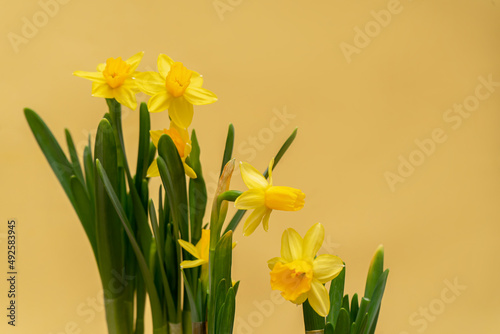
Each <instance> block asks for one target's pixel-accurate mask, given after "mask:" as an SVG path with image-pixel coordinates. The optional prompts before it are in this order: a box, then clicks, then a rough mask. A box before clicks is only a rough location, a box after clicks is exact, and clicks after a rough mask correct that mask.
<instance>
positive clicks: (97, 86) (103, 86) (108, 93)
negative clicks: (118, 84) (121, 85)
mask: <svg viewBox="0 0 500 334" xmlns="http://www.w3.org/2000/svg"><path fill="white" fill-rule="evenodd" d="M92 96H97V97H104V98H106V99H113V98H114V97H115V96H114V93H113V89H112V88H111V87H109V85H108V84H107V83H99V82H93V83H92Z"/></svg>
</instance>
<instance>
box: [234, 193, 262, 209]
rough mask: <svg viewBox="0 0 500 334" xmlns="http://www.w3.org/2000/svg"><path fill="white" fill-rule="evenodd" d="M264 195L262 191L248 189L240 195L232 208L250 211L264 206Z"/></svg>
mask: <svg viewBox="0 0 500 334" xmlns="http://www.w3.org/2000/svg"><path fill="white" fill-rule="evenodd" d="M265 201H266V193H265V192H264V191H263V190H262V189H249V190H247V191H245V192H244V193H243V194H241V195H240V196H239V197H238V198H237V199H236V201H235V202H234V206H235V207H236V208H237V209H239V210H250V209H255V208H257V207H261V206H264V203H265Z"/></svg>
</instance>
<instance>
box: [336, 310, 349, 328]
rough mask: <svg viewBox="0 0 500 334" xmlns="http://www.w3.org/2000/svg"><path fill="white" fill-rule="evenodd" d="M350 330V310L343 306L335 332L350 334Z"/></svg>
mask: <svg viewBox="0 0 500 334" xmlns="http://www.w3.org/2000/svg"><path fill="white" fill-rule="evenodd" d="M350 332H351V318H350V316H349V311H348V310H346V309H345V308H341V309H340V312H339V318H338V319H337V324H336V325H335V334H349V333H350Z"/></svg>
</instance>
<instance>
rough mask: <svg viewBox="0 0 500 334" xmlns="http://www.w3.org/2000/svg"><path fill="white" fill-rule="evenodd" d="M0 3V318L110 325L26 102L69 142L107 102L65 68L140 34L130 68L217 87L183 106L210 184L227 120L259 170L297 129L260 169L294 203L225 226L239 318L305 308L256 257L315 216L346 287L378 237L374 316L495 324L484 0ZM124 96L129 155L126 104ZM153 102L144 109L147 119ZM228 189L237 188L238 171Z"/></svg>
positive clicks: (494, 184) (498, 105) (292, 324)
mask: <svg viewBox="0 0 500 334" xmlns="http://www.w3.org/2000/svg"><path fill="white" fill-rule="evenodd" d="M55 4H57V5H55ZM2 5H3V6H2V10H1V14H0V22H1V28H0V31H1V36H2V38H1V39H0V48H1V55H0V59H1V62H0V63H1V65H0V68H1V76H0V77H1V79H0V91H1V96H2V100H1V101H2V111H1V112H0V120H1V122H0V143H1V144H0V145H1V151H0V152H1V160H0V164H1V173H0V178H1V186H2V191H1V194H0V203H1V204H0V205H1V210H0V212H1V215H0V217H1V224H0V243H1V247H0V254H1V255H0V263H2V264H1V265H0V268H2V269H1V272H0V277H1V278H2V279H1V280H0V282H1V283H0V303H1V305H0V306H1V307H0V309H1V310H2V311H1V314H2V315H1V317H0V319H2V320H1V324H0V332H2V333H22V334H51V333H52V334H56V333H57V334H60V333H66V334H69V333H106V327H105V321H104V312H103V311H102V309H100V308H99V305H98V303H97V302H96V299H98V298H99V297H100V296H99V292H100V283H99V279H98V275H97V271H96V268H95V265H94V260H93V255H92V253H91V249H90V247H89V244H88V242H87V240H86V237H85V235H84V232H83V229H82V228H81V226H80V224H79V221H78V219H77V217H76V214H75V213H74V211H73V209H72V208H71V206H70V203H69V201H68V200H67V198H66V197H65V194H64V192H63V191H62V189H61V187H60V185H59V184H58V182H57V180H56V178H55V177H54V175H53V173H52V171H51V169H50V168H49V166H48V164H47V162H46V160H45V158H44V157H43V155H42V153H41V152H40V150H39V148H38V146H37V144H36V142H35V140H34V138H33V135H32V134H31V132H30V130H29V128H28V126H27V124H26V121H25V119H24V115H23V113H22V109H23V108H24V107H30V108H32V109H34V110H35V111H37V112H38V113H39V114H40V115H41V116H42V117H43V119H44V120H45V121H46V122H47V124H48V125H49V127H50V128H51V129H52V131H53V132H54V134H55V136H56V137H57V139H58V140H60V141H61V142H64V128H68V129H69V130H70V131H71V132H72V134H73V137H74V139H75V142H76V145H77V146H78V148H79V149H80V150H81V148H82V147H83V145H84V143H85V140H86V138H87V136H88V134H89V133H90V134H91V135H94V134H95V132H94V131H95V129H96V127H97V124H98V122H99V119H100V117H101V116H102V115H103V113H104V112H105V111H106V105H105V102H104V101H103V100H102V99H99V98H95V97H91V95H90V86H91V85H90V82H88V81H86V80H83V79H80V78H77V77H74V76H72V75H71V73H72V72H73V71H75V70H86V71H93V70H94V69H95V66H96V65H97V64H98V63H101V62H104V61H105V60H106V58H108V57H118V56H121V57H123V58H128V57H130V56H132V55H133V54H135V53H137V52H139V51H145V52H146V54H145V56H144V59H143V61H142V63H141V65H140V67H139V70H154V69H155V68H156V58H157V56H158V54H160V53H165V54H168V55H169V56H171V57H172V58H173V59H175V60H179V61H182V62H183V63H184V64H185V65H186V66H187V67H188V68H192V69H194V70H197V71H198V72H200V73H202V74H203V75H204V77H205V84H204V86H205V87H206V88H208V89H210V90H212V91H214V92H215V93H216V94H217V95H218V97H219V101H218V102H216V103H215V104H213V105H209V106H200V107H197V108H196V110H195V119H194V122H193V127H194V128H196V130H197V133H198V138H199V140H200V141H201V148H202V160H203V168H204V172H205V178H206V179H207V182H208V184H209V191H211V192H212V191H213V186H214V182H215V179H216V175H217V172H218V170H219V168H220V160H221V157H222V151H223V145H224V140H225V132H226V129H227V126H228V124H229V123H230V122H232V123H233V124H234V126H235V128H236V136H237V137H236V138H237V144H236V148H235V153H234V156H235V157H236V158H237V159H238V160H246V161H249V162H250V163H252V164H253V165H255V166H256V167H257V168H258V169H260V170H264V169H265V167H266V165H267V164H268V162H269V160H270V158H271V157H272V156H273V155H274V154H275V153H276V151H277V150H278V148H279V147H280V145H281V143H282V142H283V141H284V140H285V139H286V138H287V136H288V135H289V134H290V133H291V132H292V131H293V129H294V128H295V127H298V128H299V134H298V136H297V139H296V142H295V143H294V144H293V146H292V148H291V149H290V151H289V152H288V153H287V154H286V156H285V158H284V159H283V161H282V162H281V163H280V165H279V166H278V167H277V169H276V171H275V174H274V181H275V183H276V184H279V185H289V186H294V187H297V188H300V189H302V190H303V191H304V192H305V193H306V196H307V197H306V205H305V207H304V209H303V210H302V211H300V212H297V213H287V212H274V213H273V214H272V217H271V226H270V230H269V232H268V233H265V232H264V231H263V230H262V229H261V228H260V229H259V230H257V232H256V233H255V234H254V235H252V236H251V237H249V238H246V237H243V236H242V235H241V229H238V230H237V233H236V236H235V239H236V240H237V241H238V242H239V244H238V246H237V247H236V249H235V251H234V254H235V256H234V271H233V273H234V277H235V278H236V279H239V280H241V281H242V283H241V286H240V292H239V294H238V299H237V315H236V328H235V332H236V333H240V334H245V333H297V334H298V333H302V332H303V331H302V329H301V328H302V326H303V325H302V315H301V309H300V308H298V307H295V306H294V305H293V304H291V303H289V302H282V300H281V299H280V298H276V295H275V294H273V293H272V292H271V289H270V285H269V270H268V269H267V265H266V261H267V260H268V259H269V258H272V257H275V256H277V255H278V254H279V247H280V245H279V243H280V237H281V234H282V232H283V230H284V229H285V228H287V227H293V228H295V229H297V230H298V231H299V232H300V233H301V234H303V233H305V232H306V231H307V229H308V228H309V226H311V225H312V224H313V223H316V222H322V223H323V224H324V225H325V228H326V235H327V237H326V241H325V247H323V249H322V252H330V253H333V254H337V255H339V256H340V257H341V258H342V259H343V260H344V261H345V262H346V263H347V286H346V290H347V292H348V293H349V294H350V295H352V294H353V293H355V292H360V293H362V292H363V289H364V280H365V278H366V271H367V268H368V264H369V261H370V258H371V255H372V253H373V251H374V250H375V249H376V247H377V246H378V245H379V244H380V243H382V244H384V245H385V249H386V265H387V266H388V267H390V269H391V272H390V275H389V280H388V285H387V289H386V294H385V298H384V301H383V306H382V312H381V314H380V319H379V326H378V330H377V333H379V334H384V333H385V334H416V333H426V334H438V333H498V332H499V330H500V325H499V324H498V313H499V312H500V307H499V304H498V302H497V300H496V297H497V296H498V293H499V292H500V291H499V289H498V281H499V279H500V277H499V276H500V275H499V274H500V270H499V267H498V253H499V251H500V246H499V244H500V243H499V232H500V229H499V227H498V224H499V221H500V211H499V204H498V203H499V201H500V134H499V131H498V129H499V126H500V114H499V110H500V85H499V83H500V62H499V60H500V59H499V57H498V55H499V51H500V2H499V1H498V0H468V1H466V0H461V1H458V0H455V1H452V0H448V1H445V0H436V1H430V0H413V1H411V0H401V1H397V0H376V1H340V0H334V1H325V0H322V1H314V2H311V1H293V0H292V1H290V0H289V1H262V0H260V1H258V0H218V1H214V0H197V1H171V0H161V1H160V0H157V1H151V0H149V1H131V0H124V1H97V0H87V1H83V0H64V1H63V0H59V1H58V2H55V1H54V0H52V1H51V0H41V1H40V2H39V1H37V0H24V1H17V2H7V1H3V3H2ZM138 98H139V100H141V101H146V100H147V96H145V95H139V97H138ZM124 113H125V116H124V131H125V136H126V144H127V147H128V155H129V157H133V156H134V155H135V154H136V151H137V144H136V142H137V137H138V113H137V111H129V110H125V111H124ZM167 120H168V118H167V114H166V113H160V114H154V115H152V125H153V127H154V128H163V127H165V126H166V122H167ZM158 185H159V183H158V181H157V180H156V181H153V182H152V189H153V190H152V191H156V189H157V186H158ZM232 188H234V189H244V187H243V183H242V182H241V180H240V178H239V176H238V175H235V177H234V181H233V183H232ZM9 218H15V219H17V223H18V233H19V236H18V246H19V252H18V270H19V276H18V319H17V321H18V326H16V327H15V328H12V327H10V326H7V325H6V322H7V321H6V316H5V315H4V314H6V310H5V308H6V302H7V298H6V291H7V285H6V279H5V272H6V271H7V269H6V262H7V260H6V246H5V240H6V238H5V233H6V225H7V219H9ZM450 286H452V288H450ZM148 328H149V327H148Z"/></svg>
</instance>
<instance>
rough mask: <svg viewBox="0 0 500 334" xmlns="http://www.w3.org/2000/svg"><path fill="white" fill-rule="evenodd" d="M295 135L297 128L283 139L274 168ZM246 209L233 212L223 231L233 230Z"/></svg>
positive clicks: (266, 174)
mask: <svg viewBox="0 0 500 334" xmlns="http://www.w3.org/2000/svg"><path fill="white" fill-rule="evenodd" d="M296 136H297V129H295V130H293V132H292V134H291V135H290V136H289V137H288V139H287V140H286V141H285V143H284V144H283V145H282V146H281V148H280V150H279V151H278V153H277V154H276V156H275V157H274V167H273V169H274V168H276V166H277V165H278V162H279V161H280V160H281V158H282V157H283V155H284V154H285V153H286V151H287V150H288V149H289V148H290V145H292V143H293V141H294V140H295V137H296ZM263 175H264V177H265V178H267V177H268V176H269V171H268V170H267V169H266V171H265V172H264V174H263ZM245 213H246V210H238V211H236V213H235V214H234V216H233V218H232V219H231V221H230V222H229V224H228V225H227V227H226V229H225V231H224V233H226V232H228V231H235V230H236V227H238V224H239V223H240V221H241V219H243V216H244V215H245Z"/></svg>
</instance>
